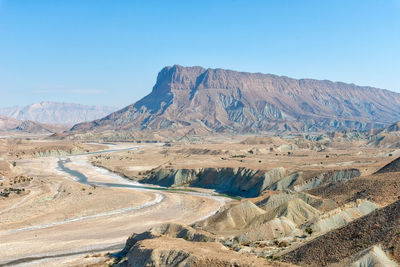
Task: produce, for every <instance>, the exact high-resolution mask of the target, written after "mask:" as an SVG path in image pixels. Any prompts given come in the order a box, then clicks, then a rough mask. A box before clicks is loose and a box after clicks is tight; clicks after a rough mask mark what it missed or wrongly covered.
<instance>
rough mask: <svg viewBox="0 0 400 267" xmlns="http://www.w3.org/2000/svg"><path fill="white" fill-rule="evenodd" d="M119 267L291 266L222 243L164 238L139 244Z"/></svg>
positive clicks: (147, 240)
mask: <svg viewBox="0 0 400 267" xmlns="http://www.w3.org/2000/svg"><path fill="white" fill-rule="evenodd" d="M116 266H120V267H122V266H132V267H136V266H137V267H139V266H160V267H161V266H198V267H209V266H215V267H231V266H238V267H250V266H290V265H286V264H284V263H279V262H273V263H272V262H270V261H267V260H266V259H261V258H258V257H256V256H252V255H244V254H240V253H238V252H234V251H232V250H229V249H227V248H226V247H224V246H223V245H222V244H221V243H217V242H212V243H211V242H209V243H201V244H196V243H193V242H188V241H185V240H183V239H177V238H168V237H161V238H157V239H146V240H143V241H140V242H138V243H136V244H135V245H134V246H133V247H132V249H131V250H130V251H129V253H128V255H127V260H126V261H124V262H122V263H120V264H117V265H116Z"/></svg>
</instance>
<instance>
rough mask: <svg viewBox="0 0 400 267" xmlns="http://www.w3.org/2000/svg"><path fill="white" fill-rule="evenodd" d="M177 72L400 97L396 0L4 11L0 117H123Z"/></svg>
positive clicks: (217, 0)
mask: <svg viewBox="0 0 400 267" xmlns="http://www.w3.org/2000/svg"><path fill="white" fill-rule="evenodd" d="M174 64H179V65H183V66H194V65H196V66H203V67H205V68H225V69H233V70H239V71H247V72H262V73H272V74H277V75H285V76H289V77H293V78H315V79H328V80H332V81H343V82H349V83H355V84H358V85H369V86H374V87H378V88H385V89H389V90H392V91H396V92H400V0H362V1H361V0H324V1H321V0H211V1H208V0H202V1H193V0H181V1H177V0H168V1H165V0H159V1H156V0H146V1H145V0H142V1H136V0H57V1H54V0H34V1H32V0H0V107H6V106H14V105H27V104H31V103H34V102H39V101H59V102H72V103H81V104H89V105H109V106H117V107H123V106H126V105H129V104H131V103H134V102H135V101H137V100H139V99H140V98H142V97H143V96H145V95H147V94H148V93H150V91H151V89H152V87H153V85H154V83H155V80H156V77H157V73H158V72H159V71H160V70H161V69H162V68H163V67H165V66H170V65H174Z"/></svg>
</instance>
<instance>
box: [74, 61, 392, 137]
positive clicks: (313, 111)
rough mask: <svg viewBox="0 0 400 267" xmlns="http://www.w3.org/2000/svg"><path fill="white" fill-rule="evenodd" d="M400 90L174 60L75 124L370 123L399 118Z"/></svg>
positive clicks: (254, 127) (295, 126)
mask: <svg viewBox="0 0 400 267" xmlns="http://www.w3.org/2000/svg"><path fill="white" fill-rule="evenodd" d="M399 114H400V94H398V93H394V92H391V91H388V90H382V89H377V88H372V87H367V86H357V85H354V84H346V83H341V82H331V81H327V80H323V81H320V80H312V79H300V80H297V79H292V78H289V77H285V76H276V75H271V74H261V73H246V72H237V71H232V70H224V69H204V68H202V67H182V66H179V65H174V66H172V67H170V66H169V67H165V68H164V69H162V70H161V71H160V73H159V74H158V77H157V82H156V84H155V86H154V87H153V90H152V92H151V93H150V94H149V95H147V96H146V97H144V98H143V99H141V100H140V101H138V102H136V103H135V104H132V105H130V106H127V107H125V108H124V109H122V110H119V111H117V112H114V113H112V114H110V115H108V116H106V117H104V118H102V119H99V120H95V121H92V122H88V123H81V124H77V125H75V126H74V127H73V128H72V131H75V132H76V131H78V132H79V131H88V130H94V131H104V130H128V131H132V130H144V129H149V130H160V129H178V128H187V129H190V130H192V131H194V132H195V133H205V132H215V131H217V132H229V131H230V132H235V133H237V132H243V133H244V132H260V131H316V130H321V129H323V130H337V129H348V128H351V129H358V130H360V129H361V130H362V129H369V128H379V127H383V126H388V125H390V124H392V123H394V122H396V121H398V120H399Z"/></svg>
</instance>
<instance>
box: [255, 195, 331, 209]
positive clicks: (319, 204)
mask: <svg viewBox="0 0 400 267" xmlns="http://www.w3.org/2000/svg"><path fill="white" fill-rule="evenodd" d="M295 198H299V199H301V200H303V201H304V202H306V203H307V204H309V205H311V206H313V207H314V208H316V209H319V210H331V209H334V208H336V206H337V205H336V203H335V202H334V201H333V200H330V199H322V198H318V197H315V196H312V195H310V194H307V193H304V192H293V191H285V192H282V193H279V194H268V195H267V196H266V197H260V198H258V200H257V201H256V202H255V204H256V205H257V206H258V207H260V208H262V209H264V210H266V211H268V210H272V209H274V208H277V207H279V206H280V205H282V204H284V203H286V202H288V201H289V200H292V199H295Z"/></svg>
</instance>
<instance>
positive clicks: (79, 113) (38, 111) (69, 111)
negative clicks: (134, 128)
mask: <svg viewBox="0 0 400 267" xmlns="http://www.w3.org/2000/svg"><path fill="white" fill-rule="evenodd" d="M115 110H116V108H114V107H106V106H85V105H80V104H72V103H57V102H48V101H44V102H40V103H35V104H32V105H29V106H25V107H19V106H16V107H9V108H0V115H3V116H6V117H10V118H14V119H18V120H30V121H37V122H41V123H48V124H62V125H74V124H76V123H79V122H85V121H92V120H95V119H99V118H102V117H104V116H106V115H108V114H110V113H111V112H114V111H115Z"/></svg>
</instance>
